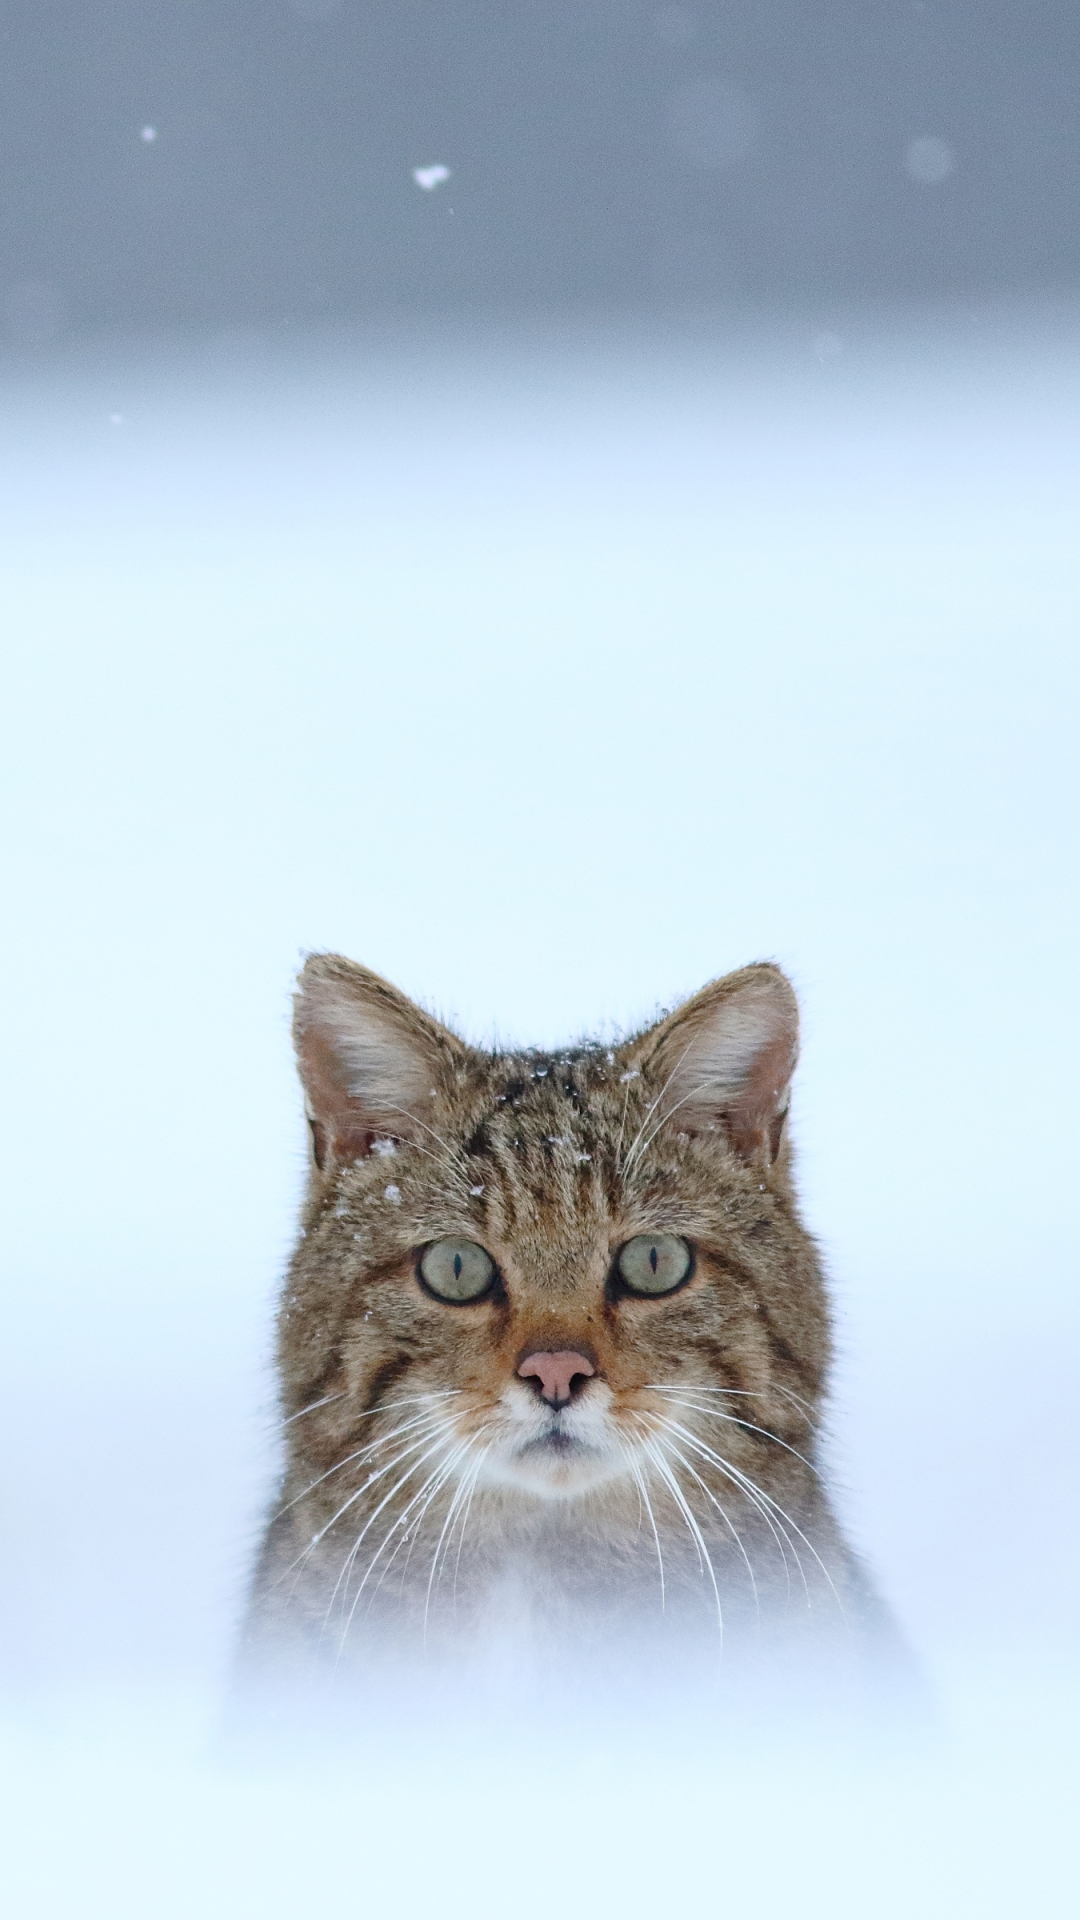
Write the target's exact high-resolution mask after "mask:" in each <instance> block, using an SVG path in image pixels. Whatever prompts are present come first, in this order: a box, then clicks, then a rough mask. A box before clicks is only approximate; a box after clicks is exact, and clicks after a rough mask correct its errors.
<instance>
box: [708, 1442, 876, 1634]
mask: <svg viewBox="0 0 1080 1920" xmlns="http://www.w3.org/2000/svg"><path fill="white" fill-rule="evenodd" d="M671 1425H672V1427H673V1428H674V1430H675V1432H676V1433H679V1434H681V1435H682V1436H683V1438H684V1439H685V1440H687V1441H688V1442H689V1443H690V1444H691V1445H693V1446H694V1447H696V1448H698V1449H699V1451H701V1452H702V1453H704V1454H705V1455H706V1457H711V1458H712V1460H713V1461H714V1462H715V1463H716V1465H718V1466H721V1467H722V1468H723V1470H724V1472H726V1473H729V1474H731V1475H733V1476H734V1477H736V1478H737V1479H739V1480H741V1481H742V1482H743V1484H744V1486H746V1487H747V1488H752V1489H753V1491H754V1494H755V1495H756V1496H757V1497H758V1498H759V1499H761V1500H764V1501H766V1502H767V1503H768V1505H769V1506H770V1507H771V1508H772V1509H773V1512H774V1513H776V1514H778V1515H779V1516H780V1519H781V1520H782V1521H783V1522H784V1523H785V1524H786V1525H787V1526H789V1527H791V1528H792V1529H793V1531H794V1532H795V1533H797V1534H798V1536H799V1539H800V1540H801V1541H802V1543H803V1545H804V1546H805V1547H807V1548H809V1550H810V1552H811V1553H812V1554H813V1556H814V1559H815V1560H816V1561H817V1563H818V1566H819V1567H820V1568H821V1571H822V1573H823V1574H824V1575H825V1579H826V1581H827V1583H828V1585H829V1588H830V1590H831V1592H832V1596H833V1599H834V1600H835V1601H836V1604H837V1606H838V1607H839V1609H840V1612H841V1614H843V1612H844V1604H843V1601H842V1600H841V1598H840V1595H839V1594H838V1593H837V1591H836V1588H835V1586H834V1585H833V1581H832V1576H831V1574H830V1573H829V1569H828V1567H827V1566H826V1565H825V1562H824V1560H823V1559H822V1558H821V1555H820V1554H819V1552H818V1550H817V1548H816V1547H815V1545H814V1543H813V1541H812V1540H810V1539H808V1538H807V1536H806V1534H805V1533H804V1532H803V1530H802V1528H801V1527H800V1526H799V1524H798V1522H797V1521H795V1520H793V1519H792V1517H791V1515H790V1513H787V1512H785V1510H784V1508H783V1507H782V1506H781V1505H780V1502H779V1501H778V1500H776V1499H775V1498H774V1497H773V1495H772V1494H771V1493H766V1491H765V1488H764V1487H762V1486H759V1485H758V1483H757V1481H756V1480H751V1479H750V1476H749V1475H748V1474H744V1473H743V1472H742V1471H741V1469H740V1468H738V1467H736V1466H734V1465H733V1464H732V1462H731V1461H730V1460H722V1459H721V1456H720V1455H719V1454H717V1453H713V1452H712V1449H711V1448H710V1447H708V1446H706V1444H705V1442H704V1441H703V1440H701V1439H700V1438H699V1437H698V1435H697V1434H694V1433H691V1432H690V1430H689V1428H688V1427H683V1426H681V1425H680V1424H679V1422H678V1421H672V1422H671ZM792 1552H795V1549H794V1548H792ZM795 1558H796V1560H797V1561H798V1554H797V1553H795ZM799 1564H800V1568H801V1562H800V1563H799ZM803 1583H804V1585H805V1575H804V1576H803ZM806 1598H807V1603H808V1604H809V1605H811V1606H812V1604H813V1602H812V1601H811V1599H810V1589H809V1587H807V1590H806Z"/></svg>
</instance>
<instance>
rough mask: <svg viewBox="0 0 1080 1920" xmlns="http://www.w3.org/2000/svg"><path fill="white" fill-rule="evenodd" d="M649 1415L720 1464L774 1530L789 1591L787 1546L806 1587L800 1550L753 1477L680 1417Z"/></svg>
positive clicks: (695, 1449)
mask: <svg viewBox="0 0 1080 1920" xmlns="http://www.w3.org/2000/svg"><path fill="white" fill-rule="evenodd" d="M646 1417H647V1418H649V1419H652V1420H654V1421H656V1422H657V1423H658V1424H659V1425H660V1426H661V1427H664V1428H666V1429H667V1430H668V1431H669V1432H672V1433H679V1434H680V1435H681V1436H682V1437H683V1438H684V1439H685V1441H686V1442H687V1444H688V1445H689V1446H691V1447H692V1448H693V1449H694V1451H695V1452H696V1453H697V1454H699V1455H700V1457H701V1458H702V1459H703V1460H707V1461H709V1463H710V1464H711V1465H712V1466H716V1467H719V1469H720V1471H721V1473H722V1474H723V1475H724V1477H725V1478H726V1479H728V1480H730V1481H731V1483H732V1485H733V1486H734V1487H735V1488H736V1489H737V1490H738V1491H739V1492H740V1493H741V1494H742V1495H743V1498H744V1499H746V1500H748V1501H749V1503H750V1506H751V1507H752V1509H753V1510H754V1512H755V1513H757V1514H759V1515H760V1516H761V1518H762V1519H763V1520H764V1522H765V1525H766V1526H767V1527H768V1529H769V1532H770V1533H771V1534H772V1537H773V1539H774V1540H775V1542H776V1546H777V1550H778V1552H779V1554H780V1563H781V1565H782V1567H783V1569H784V1580H785V1582H786V1585H787V1591H788V1593H789V1595H790V1592H791V1571H790V1569H789V1567H788V1559H787V1550H786V1549H787V1548H790V1550H791V1552H792V1554H793V1555H794V1557H795V1564H796V1566H797V1567H798V1569H799V1572H800V1574H802V1579H803V1586H804V1587H806V1576H805V1574H803V1572H802V1561H801V1560H800V1559H799V1555H798V1551H797V1549H796V1548H795V1546H794V1545H793V1543H792V1541H791V1540H790V1539H788V1536H787V1534H786V1533H785V1532H784V1529H783V1528H782V1527H779V1528H778V1527H777V1524H776V1522H775V1520H774V1519H773V1516H772V1514H771V1513H770V1512H769V1509H768V1507H767V1506H765V1505H764V1503H763V1502H762V1501H761V1500H760V1499H759V1498H758V1497H757V1491H756V1489H755V1488H754V1483H753V1482H752V1481H748V1480H747V1478H746V1475H745V1474H740V1473H739V1471H738V1469H737V1468H735V1467H732V1466H731V1464H730V1462H728V1461H726V1460H725V1459H724V1458H723V1457H722V1456H721V1455H720V1454H718V1453H715V1452H714V1451H713V1449H712V1448H711V1447H710V1446H707V1445H706V1443H705V1441H704V1440H700V1439H699V1438H698V1437H697V1435H696V1434H692V1433H690V1432H689V1431H688V1429H686V1428H685V1427H680V1426H679V1424H678V1422H677V1421H672V1420H669V1419H668V1417H667V1416H666V1414H650V1415H648V1416H646ZM785 1542H786V1547H785ZM806 1597H807V1600H808V1601H809V1598H810V1592H809V1588H808V1587H807V1588H806Z"/></svg>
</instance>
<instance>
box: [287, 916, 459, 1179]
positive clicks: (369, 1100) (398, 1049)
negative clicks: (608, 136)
mask: <svg viewBox="0 0 1080 1920" xmlns="http://www.w3.org/2000/svg"><path fill="white" fill-rule="evenodd" d="M293 1039H294V1041H295V1044H296V1058H297V1064H298V1066H299V1069H300V1078H301V1080H302V1081H303V1083H304V1092H305V1095H306V1096H307V1112H308V1121H309V1123H310V1126H311V1137H312V1145H313V1149H314V1154H315V1164H316V1166H317V1167H319V1168H320V1169H322V1168H325V1167H326V1166H327V1165H328V1163H330V1162H331V1161H333V1162H336V1163H340V1162H341V1161H344V1160H356V1159H358V1158H360V1157H361V1156H362V1155H363V1154H367V1153H370V1152H371V1147H372V1142H373V1141H374V1140H375V1139H376V1138H378V1137H383V1138H392V1139H397V1140H408V1139H417V1140H422V1138H423V1134H424V1125H425V1118H426V1113H427V1110H428V1108H429V1107H430V1105H431V1097H432V1094H433V1092H434V1090H435V1088H436V1086H437V1085H438V1081H439V1079H440V1077H444V1076H445V1073H446V1069H447V1067H448V1066H453V1065H454V1064H455V1062H456V1061H457V1060H458V1059H460V1057H461V1055H462V1054H463V1052H464V1047H463V1045H462V1042H461V1041H460V1040H458V1039H457V1038H456V1037H455V1035H454V1034H452V1033H450V1032H448V1031H447V1029H446V1028H445V1027H442V1026H440V1025H439V1023H438V1021H437V1020H432V1019H431V1018H430V1017H429V1015H428V1014H426V1013H422V1012H421V1011H420V1008H419V1007H416V1006H414V1005H413V1003H412V1001H411V1000H407V999H406V998H405V995H404V994H403V993H398V991H397V989H396V988H395V987H392V986H391V985H390V984H389V982H388V981H386V980H381V979H380V978H379V975H378V974H377V973H370V972H369V971H368V969H367V967H358V966H357V965H356V964H355V963H354V962H353V961H352V960H345V959H342V957H341V956H340V954H336V953H317V954H313V955H312V956H311V958H310V959H309V960H308V961H307V963H306V965H305V967H304V969H303V972H302V973H301V975H300V979H299V982H298V985H297V993H296V1000H295V1003H294V1012H293Z"/></svg>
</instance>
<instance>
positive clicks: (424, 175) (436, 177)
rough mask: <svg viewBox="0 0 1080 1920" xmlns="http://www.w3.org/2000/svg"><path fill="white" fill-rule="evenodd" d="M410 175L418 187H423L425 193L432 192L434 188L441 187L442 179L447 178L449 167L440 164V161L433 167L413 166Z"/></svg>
mask: <svg viewBox="0 0 1080 1920" xmlns="http://www.w3.org/2000/svg"><path fill="white" fill-rule="evenodd" d="M412 177H413V179H414V180H415V181H416V184H417V186H418V187H423V189H424V192H425V193H434V191H435V188H436V187H441V186H442V183H443V181H444V180H449V178H450V169H449V167H444V166H442V165H441V163H440V164H438V165H436V166H434V167H414V168H413V170H412Z"/></svg>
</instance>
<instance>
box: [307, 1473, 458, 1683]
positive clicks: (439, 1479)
mask: <svg viewBox="0 0 1080 1920" xmlns="http://www.w3.org/2000/svg"><path fill="white" fill-rule="evenodd" d="M468 1445H469V1442H468V1441H467V1440H466V1441H463V1442H462V1443H461V1445H460V1446H458V1447H457V1448H456V1449H455V1450H454V1451H453V1452H452V1453H451V1454H450V1456H449V1458H447V1456H446V1455H445V1454H444V1456H443V1458H442V1460H440V1461H439V1462H438V1463H437V1465H436V1467H435V1468H434V1470H433V1472H432V1473H431V1474H430V1475H429V1477H428V1479H427V1480H425V1482H424V1485H423V1486H422V1487H421V1488H420V1491H419V1493H418V1494H415V1495H414V1496H413V1499H412V1500H411V1501H410V1502H409V1505H408V1506H407V1507H406V1508H405V1511H404V1513H401V1514H399V1515H398V1517H397V1519H396V1520H394V1521H393V1523H392V1524H391V1526H389V1527H388V1528H387V1530H386V1532H385V1534H384V1535H383V1538H382V1540H381V1541H380V1543H379V1546H378V1547H377V1548H376V1551H375V1552H374V1554H373V1555H372V1557H371V1559H370V1560H369V1561H368V1564H367V1567H366V1569H365V1571H364V1577H363V1579H362V1580H361V1582H360V1585H359V1586H358V1587H357V1589H356V1598H355V1599H354V1601H353V1603H352V1606H351V1607H350V1608H349V1615H348V1619H347V1620H346V1622H345V1625H344V1627H343V1628H342V1630H341V1642H340V1645H339V1647H338V1653H339V1655H340V1653H341V1650H342V1648H343V1647H344V1645H345V1640H346V1637H347V1635H348V1632H349V1628H350V1627H351V1625H352V1620H353V1615H354V1614H355V1612H356V1609H357V1607H358V1606H359V1604H360V1596H361V1594H362V1593H363V1591H364V1588H365V1587H366V1586H367V1583H368V1580H369V1579H370V1578H371V1575H372V1573H373V1572H374V1570H375V1567H376V1565H377V1563H378V1561H379V1559H380V1558H381V1556H382V1554H383V1552H384V1551H385V1549H386V1547H387V1546H388V1545H389V1542H390V1540H391V1539H392V1537H393V1535H394V1533H395V1532H396V1531H397V1529H398V1528H399V1527H401V1526H402V1525H403V1524H404V1522H405V1519H406V1516H407V1515H408V1513H409V1512H410V1510H411V1508H412V1507H414V1506H415V1505H416V1503H417V1501H418V1500H420V1499H421V1498H422V1496H423V1494H424V1492H425V1490H426V1489H427V1488H428V1487H429V1486H431V1487H432V1491H431V1493H430V1494H429V1495H428V1497H427V1499H426V1500H425V1501H424V1505H423V1507H422V1508H421V1510H420V1513H419V1515H418V1516H417V1520H416V1526H417V1527H419V1526H420V1523H421V1522H422V1520H423V1518H424V1515H425V1513H426V1512H427V1510H428V1508H429V1507H430V1505H431V1502H432V1501H433V1500H434V1499H435V1497H436V1495H437V1494H438V1493H439V1492H441V1490H442V1488H443V1487H444V1486H445V1485H446V1482H447V1480H448V1479H449V1477H450V1474H451V1473H452V1471H453V1468H454V1465H455V1462H456V1461H458V1460H459V1459H460V1458H461V1457H462V1455H463V1453H464V1452H465V1450H466V1448H467V1447H468ZM434 1451H435V1448H432V1452H434ZM433 1481H434V1482H435V1485H434V1486H432V1482H433ZM384 1504H385V1503H384ZM375 1517H376V1516H375V1514H373V1515H372V1520H374V1519H375ZM370 1524H371V1522H370V1521H369V1522H368V1525H369V1526H370ZM367 1530H368V1529H367V1527H365V1528H364V1529H363V1531H362V1532H361V1533H360V1534H359V1536H358V1538H357V1540H356V1543H355V1545H354V1547H353V1550H352V1553H351V1554H350V1555H349V1559H350V1561H353V1560H355V1556H356V1552H357V1549H358V1548H359V1545H360V1541H361V1540H362V1539H363V1537H364V1534H365V1533H366V1532H367ZM402 1544H403V1543H402V1541H399V1542H398V1546H400V1545H402ZM394 1551H395V1553H396V1552H397V1548H396V1547H395V1549H394ZM372 1597H373V1598H374V1595H373V1596H372Z"/></svg>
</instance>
